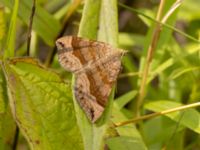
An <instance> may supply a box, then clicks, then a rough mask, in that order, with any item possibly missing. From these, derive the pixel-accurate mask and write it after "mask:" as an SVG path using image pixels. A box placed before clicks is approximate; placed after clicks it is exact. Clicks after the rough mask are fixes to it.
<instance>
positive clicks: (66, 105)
mask: <svg viewBox="0 0 200 150" xmlns="http://www.w3.org/2000/svg"><path fill="white" fill-rule="evenodd" d="M199 6H200V1H195V0H187V1H182V0H160V1H159V2H158V1H157V2H156V1H151V2H149V1H147V0H143V1H140V0H135V1H128V0H123V1H117V0H109V1H108V0H85V1H81V0H59V1H57V0H51V1H47V0H32V1H27V0H20V1H19V0H0V149H1V150H9V149H13V150H15V149H18V150H23V149H24V150H26V149H32V150H61V149H62V150H63V149H66V150H68V149H74V150H83V149H85V150H100V149H109V150H146V149H149V150H161V149H162V150H194V149H199V147H200V142H199V137H200V136H199V134H200V121H199V119H200V113H199V109H198V106H199V105H200V102H198V101H199V100H200V67H199V66H200V41H199V37H200V34H199V33H200V30H199V29H200V13H199ZM64 35H78V36H81V37H84V38H87V39H94V40H98V41H104V42H106V43H109V44H111V45H113V46H114V47H120V48H122V49H125V50H127V51H128V52H127V54H125V55H124V57H123V59H122V64H123V70H122V72H121V74H120V76H119V79H118V82H117V85H116V87H115V88H113V92H112V94H111V96H110V98H109V104H108V105H107V107H106V110H105V113H104V114H103V116H102V117H101V119H100V120H99V121H97V122H96V123H94V124H92V123H91V122H89V120H88V119H87V117H86V116H85V114H84V112H83V111H82V109H81V108H80V107H79V105H78V104H77V102H76V100H75V98H74V97H73V89H72V88H71V87H72V86H73V84H74V81H73V80H74V78H73V75H71V74H70V73H69V72H66V71H65V70H64V69H63V68H61V67H60V64H59V63H58V59H57V54H56V47H55V40H56V39H57V38H59V37H61V36H64Z"/></svg>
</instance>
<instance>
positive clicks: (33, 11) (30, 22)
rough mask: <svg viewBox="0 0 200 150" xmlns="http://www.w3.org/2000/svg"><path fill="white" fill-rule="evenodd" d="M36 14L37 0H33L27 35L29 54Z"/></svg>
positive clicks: (28, 52)
mask: <svg viewBox="0 0 200 150" xmlns="http://www.w3.org/2000/svg"><path fill="white" fill-rule="evenodd" d="M34 14H35V0H33V5H32V10H31V15H30V19H29V27H28V35H27V56H29V55H30V44H31V31H32V25H33V17H34Z"/></svg>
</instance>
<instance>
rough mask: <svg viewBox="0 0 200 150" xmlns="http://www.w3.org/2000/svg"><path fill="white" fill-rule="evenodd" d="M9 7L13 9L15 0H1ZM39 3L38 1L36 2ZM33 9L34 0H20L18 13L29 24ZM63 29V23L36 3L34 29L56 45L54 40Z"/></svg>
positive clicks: (48, 42) (51, 44)
mask: <svg viewBox="0 0 200 150" xmlns="http://www.w3.org/2000/svg"><path fill="white" fill-rule="evenodd" d="M0 2H1V3H3V4H4V5H5V6H7V7H8V8H10V9H12V6H13V2H14V0H0ZM36 4H37V3H36ZM31 9H32V1H27V0H20V3H19V12H18V15H19V17H20V18H21V19H22V21H24V22H25V23H26V24H27V25H28V24H29V18H30V14H31ZM60 29H61V25H60V23H59V22H58V20H56V19H55V18H54V17H52V15H50V14H49V13H48V12H47V11H46V10H45V9H43V8H42V7H41V6H39V5H36V11H35V15H34V21H33V30H34V31H36V33H37V34H38V35H39V36H40V37H41V38H42V39H43V40H44V41H45V42H46V43H47V44H48V45H50V46H53V45H54V40H55V38H56V36H57V34H58V32H59V31H60Z"/></svg>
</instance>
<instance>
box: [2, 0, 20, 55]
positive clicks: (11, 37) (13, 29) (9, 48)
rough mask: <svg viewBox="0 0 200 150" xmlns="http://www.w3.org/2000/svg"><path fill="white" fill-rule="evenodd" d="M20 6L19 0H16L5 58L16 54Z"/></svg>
mask: <svg viewBox="0 0 200 150" xmlns="http://www.w3.org/2000/svg"><path fill="white" fill-rule="evenodd" d="M11 7H12V6H11ZM18 7H19V0H15V3H14V6H13V11H12V16H11V18H10V25H9V30H8V35H7V40H6V48H5V51H4V58H8V57H14V55H15V36H16V23H17V13H18Z"/></svg>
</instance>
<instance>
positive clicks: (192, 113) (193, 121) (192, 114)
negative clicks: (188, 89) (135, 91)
mask: <svg viewBox="0 0 200 150" xmlns="http://www.w3.org/2000/svg"><path fill="white" fill-rule="evenodd" d="M181 105H182V104H181V103H177V102H172V101H164V100H163V101H156V102H151V103H148V104H146V105H145V108H146V109H148V110H151V111H155V112H161V111H164V110H167V109H171V108H175V107H178V106H181ZM182 115H183V116H182ZM165 116H167V117H169V118H170V119H172V120H174V121H176V122H179V120H180V118H181V120H180V124H181V125H183V126H185V127H187V128H189V129H191V130H193V131H195V132H197V133H200V121H199V119H200V114H199V112H198V111H196V110H195V109H187V110H184V111H182V112H180V111H177V112H173V113H169V114H166V115H165Z"/></svg>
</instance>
